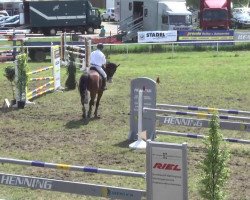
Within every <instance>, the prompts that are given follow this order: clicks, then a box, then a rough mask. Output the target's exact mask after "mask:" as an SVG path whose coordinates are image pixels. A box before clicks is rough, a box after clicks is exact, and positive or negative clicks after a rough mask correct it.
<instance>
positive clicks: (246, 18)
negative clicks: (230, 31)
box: [232, 8, 250, 28]
mask: <svg viewBox="0 0 250 200" xmlns="http://www.w3.org/2000/svg"><path fill="white" fill-rule="evenodd" d="M249 11H250V10H249V9H247V8H234V9H233V18H232V23H233V26H234V27H235V28H248V27H250V13H249Z"/></svg>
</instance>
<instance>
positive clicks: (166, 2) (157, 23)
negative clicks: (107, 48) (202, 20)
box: [115, 0, 192, 36]
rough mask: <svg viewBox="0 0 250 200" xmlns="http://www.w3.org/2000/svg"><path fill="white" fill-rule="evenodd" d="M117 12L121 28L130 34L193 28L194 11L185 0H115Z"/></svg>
mask: <svg viewBox="0 0 250 200" xmlns="http://www.w3.org/2000/svg"><path fill="white" fill-rule="evenodd" d="M115 14H116V15H117V18H118V19H119V21H120V24H119V30H120V31H121V32H127V33H129V34H131V33H133V32H138V31H165V30H190V29H192V13H191V12H190V11H188V10H187V7H186V1H185V0H115ZM131 24H133V26H132V25H131ZM139 24H140V26H139ZM130 25H131V26H130ZM135 27H136V28H135ZM128 28H129V29H128ZM133 35H136V34H133ZM127 36H128V34H127Z"/></svg>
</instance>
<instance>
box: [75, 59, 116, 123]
mask: <svg viewBox="0 0 250 200" xmlns="http://www.w3.org/2000/svg"><path fill="white" fill-rule="evenodd" d="M118 66H119V65H117V64H115V63H111V62H108V63H107V64H106V68H104V71H105V72H106V74H107V81H108V82H110V81H112V78H113V75H114V74H115V72H116V69H117V67H118ZM79 92H80V95H81V103H82V112H83V114H82V117H83V119H86V118H87V117H88V118H90V117H91V113H92V106H94V103H95V99H96V96H97V99H96V104H95V111H94V117H95V118H99V116H98V107H99V104H100V100H101V97H102V95H103V89H102V77H101V75H100V74H99V73H98V72H97V71H96V70H94V69H90V70H89V73H88V74H83V75H82V76H81V77H80V80H79ZM88 92H89V94H90V101H89V102H88ZM85 103H89V110H88V115H86V108H85Z"/></svg>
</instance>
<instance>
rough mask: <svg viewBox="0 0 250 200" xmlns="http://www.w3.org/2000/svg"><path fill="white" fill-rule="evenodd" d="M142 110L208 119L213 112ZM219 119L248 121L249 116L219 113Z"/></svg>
mask: <svg viewBox="0 0 250 200" xmlns="http://www.w3.org/2000/svg"><path fill="white" fill-rule="evenodd" d="M143 110H144V111H153V112H156V113H164V114H170V115H186V116H194V117H197V118H199V119H208V118H211V117H212V115H213V114H207V113H195V112H183V111H175V110H163V109H157V108H155V109H154V108H147V107H144V108H143ZM219 118H220V119H223V120H241V121H246V122H250V117H241V116H232V115H219Z"/></svg>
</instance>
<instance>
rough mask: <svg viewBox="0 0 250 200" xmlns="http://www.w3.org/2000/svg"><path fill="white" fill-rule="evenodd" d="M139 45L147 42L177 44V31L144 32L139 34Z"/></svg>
mask: <svg viewBox="0 0 250 200" xmlns="http://www.w3.org/2000/svg"><path fill="white" fill-rule="evenodd" d="M137 34H138V43H145V42H175V41H177V31H176V30H173V31H142V32H138V33H137Z"/></svg>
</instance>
